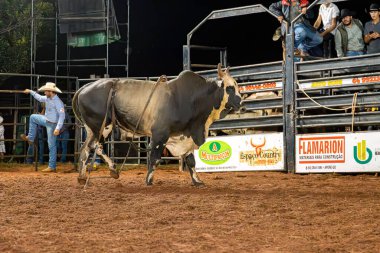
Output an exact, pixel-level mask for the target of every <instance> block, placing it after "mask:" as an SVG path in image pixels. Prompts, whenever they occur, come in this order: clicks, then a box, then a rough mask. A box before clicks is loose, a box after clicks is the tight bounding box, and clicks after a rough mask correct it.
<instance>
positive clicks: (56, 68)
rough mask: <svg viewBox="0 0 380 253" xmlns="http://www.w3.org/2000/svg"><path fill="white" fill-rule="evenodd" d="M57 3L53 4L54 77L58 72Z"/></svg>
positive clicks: (55, 80)
mask: <svg viewBox="0 0 380 253" xmlns="http://www.w3.org/2000/svg"><path fill="white" fill-rule="evenodd" d="M56 4H57V2H55V9H56V10H55V17H56V20H55V41H54V75H55V76H57V72H58V63H57V60H58V11H57V6H56ZM54 83H57V78H56V77H55V78H54Z"/></svg>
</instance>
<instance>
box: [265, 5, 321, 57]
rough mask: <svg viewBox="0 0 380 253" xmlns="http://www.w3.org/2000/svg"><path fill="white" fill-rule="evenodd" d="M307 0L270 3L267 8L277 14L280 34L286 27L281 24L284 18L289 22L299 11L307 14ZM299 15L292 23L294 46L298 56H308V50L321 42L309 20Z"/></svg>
mask: <svg viewBox="0 0 380 253" xmlns="http://www.w3.org/2000/svg"><path fill="white" fill-rule="evenodd" d="M308 5H309V1H308V0H282V1H278V2H275V3H272V4H271V5H270V6H269V10H270V11H272V12H273V13H274V14H276V15H277V19H278V21H279V22H280V23H281V25H282V28H281V31H282V34H283V35H284V34H285V31H286V27H285V26H284V24H283V21H284V20H285V21H286V22H288V24H290V23H291V21H293V20H294V19H295V18H296V17H297V16H298V15H300V14H301V13H302V14H304V16H308V15H307V6H308ZM304 16H302V17H300V18H299V19H298V20H297V21H296V22H295V24H294V47H295V48H296V49H297V51H298V52H299V55H300V56H308V55H309V53H308V51H309V50H310V49H312V48H314V47H316V46H318V45H319V44H321V43H322V42H323V38H322V37H321V35H320V34H319V33H318V32H317V31H316V30H315V28H314V27H313V26H312V25H311V24H310V22H309V21H308V20H307V19H306V18H305V17H304Z"/></svg>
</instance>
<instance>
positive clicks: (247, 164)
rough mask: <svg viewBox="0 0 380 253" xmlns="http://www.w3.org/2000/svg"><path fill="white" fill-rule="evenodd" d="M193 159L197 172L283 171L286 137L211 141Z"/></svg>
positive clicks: (244, 136)
mask: <svg viewBox="0 0 380 253" xmlns="http://www.w3.org/2000/svg"><path fill="white" fill-rule="evenodd" d="M194 156H195V161H196V167H195V169H196V171H197V172H221V171H275V170H276V171H278V170H284V152H283V134H282V133H273V134H254V135H241V136H219V137H210V138H207V140H206V142H205V143H204V144H203V145H202V146H201V147H199V150H195V153H194Z"/></svg>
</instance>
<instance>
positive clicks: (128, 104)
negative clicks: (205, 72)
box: [73, 66, 241, 185]
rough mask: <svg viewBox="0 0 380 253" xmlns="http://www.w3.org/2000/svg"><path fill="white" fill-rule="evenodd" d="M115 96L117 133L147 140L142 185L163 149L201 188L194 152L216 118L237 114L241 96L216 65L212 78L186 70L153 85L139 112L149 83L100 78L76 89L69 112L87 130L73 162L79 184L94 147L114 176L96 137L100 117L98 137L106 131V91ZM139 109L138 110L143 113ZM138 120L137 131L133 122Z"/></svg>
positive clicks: (108, 123)
mask: <svg viewBox="0 0 380 253" xmlns="http://www.w3.org/2000/svg"><path fill="white" fill-rule="evenodd" d="M112 87H113V89H114V90H115V95H114V98H113V100H112V101H111V103H113V108H114V114H113V115H114V118H115V120H114V122H116V124H117V125H118V126H119V127H120V128H122V129H123V130H125V131H127V132H129V134H132V132H135V133H136V135H140V136H150V137H151V143H150V147H151V152H150V156H149V158H150V159H149V162H148V173H147V177H146V183H147V185H150V184H152V183H153V172H154V170H155V169H156V167H157V165H158V162H159V160H160V158H161V154H162V151H163V149H164V147H165V146H166V147H167V148H168V149H169V151H170V152H171V153H172V154H173V155H174V156H182V157H183V158H184V161H185V164H186V166H187V167H188V169H189V171H190V175H191V179H192V183H193V184H194V185H200V184H203V182H202V181H201V180H200V179H199V177H198V176H197V174H196V172H195V159H194V154H193V153H194V148H196V147H197V146H200V145H202V144H203V143H204V142H205V140H206V137H207V136H208V129H209V126H210V125H211V124H212V123H213V122H214V121H215V120H217V119H219V118H220V117H221V112H222V111H224V110H231V109H234V110H238V109H239V108H240V103H241V97H240V94H239V92H238V87H237V83H236V81H235V80H234V79H233V78H232V77H231V76H230V74H229V72H228V69H227V70H225V71H222V70H221V68H220V66H219V67H218V80H206V79H204V78H203V77H201V76H199V75H198V74H196V73H194V72H191V71H184V72H182V73H181V74H180V75H179V76H178V77H177V78H176V79H173V80H171V81H169V82H160V83H158V84H157V86H156V88H155V90H154V93H153V94H152V97H151V99H150V101H149V103H148V106H147V107H146V110H145V111H144V107H145V106H146V104H147V100H148V98H149V96H150V94H151V91H152V89H154V87H155V82H151V81H139V80H132V79H120V80H111V79H102V80H99V81H96V82H93V83H89V84H87V85H85V86H83V87H82V88H81V89H79V90H78V91H77V92H76V93H75V95H74V98H73V110H74V113H75V115H76V117H77V118H78V120H80V121H81V122H82V123H83V124H84V126H85V129H86V131H87V138H86V141H85V142H84V144H83V146H82V148H81V152H80V159H79V177H78V181H79V182H80V183H84V182H85V178H86V162H87V159H88V156H89V153H90V150H91V149H93V148H94V147H95V146H96V145H98V146H99V148H98V150H97V155H99V156H100V157H102V158H103V159H104V160H105V161H106V162H107V163H108V166H109V168H110V174H111V176H112V177H114V178H118V177H119V173H118V171H117V170H116V169H115V164H114V163H113V162H112V160H111V159H110V158H109V157H108V156H106V155H105V154H103V152H102V146H101V145H100V143H99V142H100V140H99V135H100V131H101V126H102V123H103V121H104V118H105V117H106V116H107V119H106V125H105V126H106V127H105V128H104V131H103V132H102V137H103V138H106V137H107V136H108V135H109V133H110V132H111V131H112V124H111V122H112V120H111V118H112V111H111V108H112V106H109V107H108V110H109V111H108V112H107V113H106V111H107V101H108V96H109V92H110V90H111V88H112ZM143 111H144V112H143ZM141 115H143V116H142V118H141V121H140V124H139V127H138V129H135V127H136V124H137V122H138V120H139V118H140V116H141Z"/></svg>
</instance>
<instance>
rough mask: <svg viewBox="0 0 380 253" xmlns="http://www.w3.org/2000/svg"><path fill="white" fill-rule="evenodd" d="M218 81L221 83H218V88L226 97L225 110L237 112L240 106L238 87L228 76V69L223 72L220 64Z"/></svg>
mask: <svg viewBox="0 0 380 253" xmlns="http://www.w3.org/2000/svg"><path fill="white" fill-rule="evenodd" d="M218 79H219V80H220V81H221V82H219V83H220V86H221V87H222V88H223V89H224V92H225V95H226V96H227V103H226V109H227V110H231V109H233V110H235V111H238V110H239V109H240V106H241V96H240V93H239V87H238V85H237V82H236V81H235V79H234V78H233V77H232V76H231V75H230V73H229V68H227V69H226V70H225V71H223V70H222V66H221V64H220V63H219V64H218Z"/></svg>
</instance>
